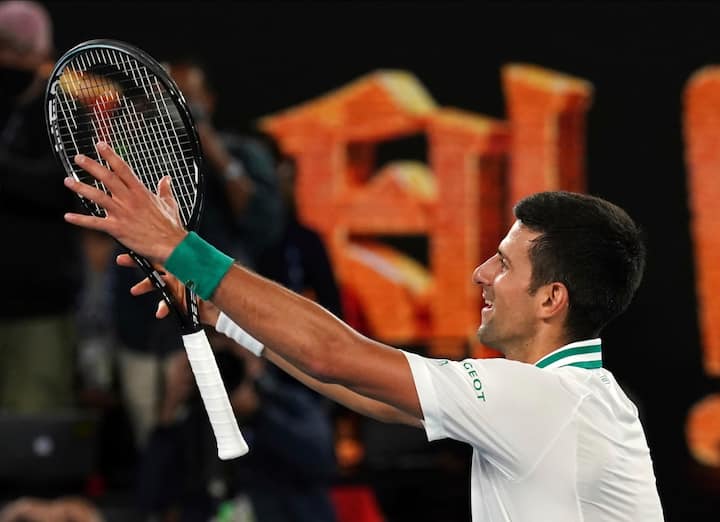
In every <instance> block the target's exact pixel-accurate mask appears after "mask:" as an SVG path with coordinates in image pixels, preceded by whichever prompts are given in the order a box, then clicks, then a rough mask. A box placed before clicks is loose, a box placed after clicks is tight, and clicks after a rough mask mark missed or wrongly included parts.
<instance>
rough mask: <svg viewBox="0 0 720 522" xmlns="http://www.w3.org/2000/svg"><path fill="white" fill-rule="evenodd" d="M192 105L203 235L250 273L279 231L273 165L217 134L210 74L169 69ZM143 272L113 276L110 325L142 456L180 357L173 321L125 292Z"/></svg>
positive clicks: (260, 152) (190, 65)
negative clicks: (172, 365)
mask: <svg viewBox="0 0 720 522" xmlns="http://www.w3.org/2000/svg"><path fill="white" fill-rule="evenodd" d="M165 67H166V69H167V70H168V72H169V74H170V75H171V76H172V78H173V79H174V80H175V82H176V83H177V84H178V87H179V88H180V91H181V92H182V93H183V95H184V97H185V98H186V100H187V101H188V104H189V106H190V108H191V111H192V114H193V118H194V120H195V124H196V129H197V131H198V135H199V138H200V142H201V147H202V151H203V159H204V162H203V166H202V168H203V173H204V175H205V185H206V186H205V205H204V210H203V215H202V220H201V223H200V230H201V231H202V232H203V234H205V235H206V236H207V237H211V238H213V240H214V241H216V242H217V244H220V245H223V247H224V248H226V249H227V251H228V252H232V253H233V255H234V256H235V257H236V258H237V259H238V261H239V262H241V263H243V264H244V265H245V266H249V267H253V266H254V265H255V262H256V259H257V256H258V254H259V253H260V252H261V251H262V250H263V249H264V248H266V247H267V245H268V244H270V243H272V242H273V241H275V240H276V239H277V238H278V237H279V235H280V233H281V230H282V218H281V216H282V201H281V198H280V193H279V186H278V181H277V175H276V172H275V167H274V160H273V157H272V154H271V153H270V151H269V150H267V148H266V147H265V146H264V145H263V144H262V143H261V142H260V141H258V140H254V139H251V138H249V137H246V136H241V135H239V134H237V133H233V132H227V131H223V132H221V131H219V130H217V129H216V128H215V127H214V125H213V123H212V115H213V113H214V111H215V107H216V99H215V95H214V93H213V91H212V89H211V88H210V85H209V82H208V80H207V74H206V72H205V70H204V69H203V68H202V67H201V66H200V65H199V64H198V63H197V62H195V61H192V60H176V61H172V62H169V63H166V64H165ZM139 274H140V271H139V270H128V269H126V268H117V267H114V268H113V269H112V271H111V277H110V281H111V283H110V284H111V295H112V299H113V304H112V309H113V311H114V314H113V315H114V319H113V322H114V324H115V327H116V330H117V336H118V341H119V350H118V355H119V357H118V360H119V376H120V380H121V388H122V390H123V394H124V400H125V404H126V407H127V409H128V412H129V415H130V419H131V422H132V425H133V429H134V432H135V440H136V443H137V445H138V447H139V448H143V447H144V446H145V444H146V443H147V438H148V436H149V434H150V432H151V431H152V429H153V428H154V426H155V425H156V424H157V420H158V414H159V408H160V407H161V404H160V403H161V397H160V394H159V393H158V390H160V389H161V383H162V379H163V377H162V376H163V375H164V373H165V372H166V371H167V368H166V366H167V364H169V362H168V361H169V360H170V357H171V356H172V354H173V353H175V352H177V351H182V350H183V345H182V341H181V339H180V335H179V330H178V328H177V325H176V323H175V321H174V319H168V320H163V321H159V322H158V321H154V320H153V319H152V313H149V310H153V309H154V307H155V302H154V299H152V298H143V299H136V298H134V297H132V296H131V295H130V294H129V293H128V291H127V289H128V288H129V287H130V286H131V285H132V283H133V282H134V281H135V280H136V279H137V277H138V275H139Z"/></svg>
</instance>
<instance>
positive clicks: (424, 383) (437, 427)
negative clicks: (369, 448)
mask: <svg viewBox="0 0 720 522" xmlns="http://www.w3.org/2000/svg"><path fill="white" fill-rule="evenodd" d="M403 353H404V354H405V357H406V358H407V361H408V364H409V365H410V371H411V372H412V375H413V380H414V381H415V390H416V391H417V394H418V399H419V400H420V408H422V413H423V426H424V427H425V434H426V435H427V438H428V440H429V441H432V440H438V439H444V438H446V435H445V430H444V429H443V423H442V412H441V410H440V407H439V406H440V404H439V401H438V397H437V393H436V392H435V386H434V385H433V382H432V377H431V376H430V370H429V369H428V367H427V359H425V358H423V357H421V356H419V355H417V354H414V353H410V352H406V351H403Z"/></svg>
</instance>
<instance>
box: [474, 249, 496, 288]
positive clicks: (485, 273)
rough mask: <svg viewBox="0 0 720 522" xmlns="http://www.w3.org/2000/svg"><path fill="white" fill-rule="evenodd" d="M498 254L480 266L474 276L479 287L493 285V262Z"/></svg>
mask: <svg viewBox="0 0 720 522" xmlns="http://www.w3.org/2000/svg"><path fill="white" fill-rule="evenodd" d="M496 258H497V254H495V255H494V256H492V257H491V258H490V259H488V260H487V261H485V262H484V263H483V264H482V265H480V266H478V267H477V268H476V269H475V270H474V271H473V275H472V280H473V283H475V284H478V285H489V284H491V283H492V280H493V275H494V269H493V266H494V265H493V262H494V261H495V260H496Z"/></svg>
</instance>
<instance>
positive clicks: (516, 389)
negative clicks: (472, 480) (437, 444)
mask: <svg viewBox="0 0 720 522" xmlns="http://www.w3.org/2000/svg"><path fill="white" fill-rule="evenodd" d="M405 356H406V357H407V360H408V363H409V364H410V368H411V371H412V374H413V379H414V381H415V388H416V389H417V393H418V397H419V399H420V405H421V407H422V412H423V417H424V427H425V432H426V434H427V437H428V440H437V439H443V438H450V439H454V440H458V441H461V442H466V443H468V444H470V445H471V446H473V447H474V448H475V449H477V450H478V451H479V452H480V453H481V454H482V456H483V457H484V458H486V459H487V460H488V461H489V462H490V463H492V464H493V465H494V466H495V467H497V468H498V469H499V470H500V471H502V472H503V473H504V474H505V475H506V476H508V477H509V478H511V479H517V478H521V477H522V476H524V475H526V474H527V473H528V472H530V471H531V470H532V468H533V467H534V466H535V464H536V463H537V462H538V461H539V460H540V458H541V457H542V456H543V454H544V453H545V451H547V450H548V449H549V447H550V446H551V444H552V443H553V441H555V440H556V439H557V437H558V436H559V434H560V433H561V432H562V430H563V429H565V428H566V427H567V426H568V424H569V423H570V422H571V421H572V419H573V418H574V416H575V413H576V411H577V408H578V406H579V405H580V403H581V402H582V399H583V397H584V393H583V392H582V391H581V390H580V389H574V388H573V387H569V386H568V385H567V384H566V383H565V382H564V381H563V379H562V377H561V376H560V375H558V374H557V373H555V372H551V371H547V370H541V369H540V368H537V367H535V366H532V365H530V364H524V363H520V362H516V361H509V360H507V359H465V360H463V361H448V360H446V359H428V358H425V357H421V356H419V355H417V354H413V353H408V352H405Z"/></svg>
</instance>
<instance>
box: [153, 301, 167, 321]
mask: <svg viewBox="0 0 720 522" xmlns="http://www.w3.org/2000/svg"><path fill="white" fill-rule="evenodd" d="M169 313H170V308H168V305H167V303H166V302H165V301H159V302H158V305H157V310H156V311H155V317H157V318H158V319H164V318H165V317H167V315H168V314H169Z"/></svg>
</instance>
